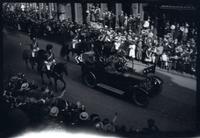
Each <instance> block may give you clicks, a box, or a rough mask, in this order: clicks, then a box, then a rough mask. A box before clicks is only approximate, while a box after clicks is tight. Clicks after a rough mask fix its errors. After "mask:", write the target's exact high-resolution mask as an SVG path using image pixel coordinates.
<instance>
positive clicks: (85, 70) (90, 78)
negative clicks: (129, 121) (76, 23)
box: [79, 52, 163, 107]
mask: <svg viewBox="0 0 200 138" xmlns="http://www.w3.org/2000/svg"><path fill="white" fill-rule="evenodd" d="M98 59H100V58H98ZM79 61H80V65H81V68H82V78H83V82H84V83H85V84H86V85H87V86H89V87H91V88H95V87H102V88H104V89H107V90H110V91H112V92H115V93H118V94H120V95H126V96H127V97H128V98H130V99H131V100H132V101H133V102H134V103H135V104H136V105H138V106H141V107H145V106H147V105H148V103H149V98H150V97H151V96H153V95H156V94H158V93H160V92H161V91H162V85H163V81H162V79H161V78H159V77H158V76H155V75H152V72H155V67H154V66H150V67H147V68H145V69H144V70H143V73H138V72H135V71H133V70H132V68H129V67H127V66H126V69H124V70H114V71H113V70H109V69H108V66H109V65H107V64H106V63H107V62H106V61H105V60H102V59H101V60H97V57H95V54H94V52H86V53H83V54H82V55H81V56H80V57H79Z"/></svg>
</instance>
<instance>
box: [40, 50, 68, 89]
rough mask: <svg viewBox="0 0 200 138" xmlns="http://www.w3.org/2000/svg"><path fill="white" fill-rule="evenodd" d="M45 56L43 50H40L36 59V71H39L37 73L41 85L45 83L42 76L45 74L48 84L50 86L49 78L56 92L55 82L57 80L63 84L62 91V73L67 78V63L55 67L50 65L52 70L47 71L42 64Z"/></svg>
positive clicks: (64, 86) (64, 83) (60, 63)
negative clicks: (52, 80)
mask: <svg viewBox="0 0 200 138" xmlns="http://www.w3.org/2000/svg"><path fill="white" fill-rule="evenodd" d="M46 54H47V53H46V51H45V50H41V51H40V52H39V53H38V57H37V59H38V60H37V62H38V63H37V64H38V70H39V73H40V76H41V80H42V83H43V84H44V83H45V82H44V74H46V75H47V78H48V79H49V84H52V82H51V78H53V79H54V83H55V90H56V91H57V81H58V80H60V81H61V82H62V83H63V88H62V90H64V89H65V88H66V82H65V80H64V78H63V73H64V74H65V76H68V70H67V63H63V62H59V63H56V65H52V66H53V68H51V69H50V70H48V69H47V67H46V64H45V63H44V61H45V60H46V58H47V55H46Z"/></svg>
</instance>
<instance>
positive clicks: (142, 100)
mask: <svg viewBox="0 0 200 138" xmlns="http://www.w3.org/2000/svg"><path fill="white" fill-rule="evenodd" d="M132 100H133V101H134V103H135V104H136V105H138V106H140V107H147V106H148V104H149V98H148V96H147V95H146V94H145V92H144V91H143V90H141V89H137V90H136V91H135V92H134V93H133V94H132Z"/></svg>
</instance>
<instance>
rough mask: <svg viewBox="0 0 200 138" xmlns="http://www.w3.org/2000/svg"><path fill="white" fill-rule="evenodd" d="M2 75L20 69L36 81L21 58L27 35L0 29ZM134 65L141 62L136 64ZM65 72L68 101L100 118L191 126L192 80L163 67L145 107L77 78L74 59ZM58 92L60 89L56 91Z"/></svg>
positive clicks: (182, 127) (175, 127) (171, 128)
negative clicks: (0, 36) (159, 83)
mask: <svg viewBox="0 0 200 138" xmlns="http://www.w3.org/2000/svg"><path fill="white" fill-rule="evenodd" d="M3 34H4V35H3V50H4V51H3V52H4V55H3V57H4V79H6V78H7V76H8V75H9V73H10V72H24V73H25V74H26V76H27V78H28V79H30V80H32V79H34V80H35V81H37V82H38V83H39V84H40V83H41V80H40V77H39V75H38V74H37V72H36V70H31V69H26V67H25V64H24V63H23V61H22V58H21V57H22V51H23V50H24V49H27V48H29V46H28V45H29V44H30V43H31V41H30V39H29V37H28V36H27V35H25V34H23V33H19V32H15V31H7V30H5V29H4V31H3ZM47 43H52V42H49V41H46V40H39V46H40V48H45V46H46V45H47ZM52 44H53V45H54V51H55V54H56V58H57V59H58V60H60V58H59V56H58V55H59V54H58V53H59V50H60V45H58V44H56V43H52ZM135 68H136V69H139V68H141V66H139V65H136V66H135ZM68 70H69V76H68V77H66V78H65V80H66V82H67V88H66V91H67V92H66V93H65V94H64V97H65V98H67V99H68V100H69V101H72V102H76V101H80V102H81V103H82V104H84V105H86V109H87V111H88V112H89V113H98V114H100V115H101V116H102V118H105V117H107V118H109V119H112V117H113V116H114V113H115V112H118V114H119V116H118V120H117V124H119V125H123V124H125V125H127V126H128V127H133V128H143V127H145V126H146V120H147V119H149V118H153V119H155V121H156V124H157V125H158V127H159V128H160V129H161V130H163V131H184V130H193V129H194V128H195V117H196V116H195V113H196V106H195V100H196V98H195V95H196V93H195V91H196V80H195V79H192V78H188V77H183V76H180V75H174V74H170V73H167V72H163V71H157V73H156V74H157V75H159V76H160V77H161V78H163V80H164V87H163V92H162V93H161V94H160V95H158V96H156V97H154V98H152V99H151V101H150V104H149V106H148V107H147V108H140V107H137V106H136V105H134V104H133V103H131V102H128V101H126V100H124V99H123V98H120V97H118V96H113V95H111V94H109V93H107V92H106V91H104V90H100V89H98V90H97V89H96V90H95V89H90V88H88V87H86V86H85V85H84V84H83V83H82V81H81V70H80V67H79V66H77V65H76V64H75V63H74V61H71V62H69V63H68ZM57 94H58V95H59V94H60V93H57Z"/></svg>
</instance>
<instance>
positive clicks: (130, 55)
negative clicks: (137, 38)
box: [129, 44, 136, 58]
mask: <svg viewBox="0 0 200 138" xmlns="http://www.w3.org/2000/svg"><path fill="white" fill-rule="evenodd" d="M129 48H130V51H129V57H132V58H135V48H136V45H134V44H133V45H130V46H129Z"/></svg>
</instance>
